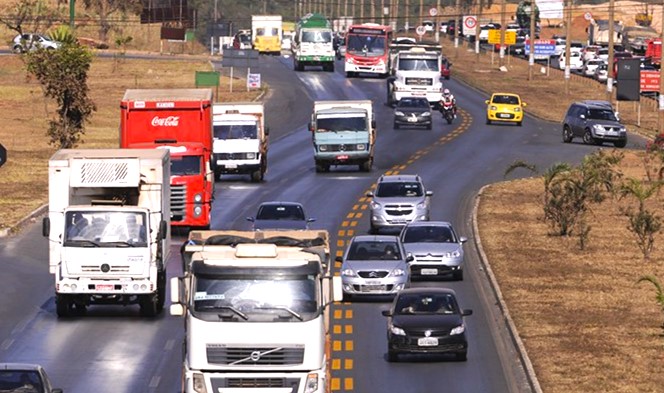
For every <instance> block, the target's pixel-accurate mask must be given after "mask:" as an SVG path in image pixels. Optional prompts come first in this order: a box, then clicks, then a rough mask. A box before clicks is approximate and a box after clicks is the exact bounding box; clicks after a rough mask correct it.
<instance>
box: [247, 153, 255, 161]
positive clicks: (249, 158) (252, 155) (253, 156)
mask: <svg viewBox="0 0 664 393" xmlns="http://www.w3.org/2000/svg"><path fill="white" fill-rule="evenodd" d="M255 159H256V153H247V160H255Z"/></svg>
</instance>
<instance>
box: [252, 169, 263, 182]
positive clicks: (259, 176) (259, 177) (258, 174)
mask: <svg viewBox="0 0 664 393" xmlns="http://www.w3.org/2000/svg"><path fill="white" fill-rule="evenodd" d="M262 173H263V172H262V171H261V170H260V169H256V170H255V171H253V172H251V181H252V182H253V183H258V182H259V181H261V180H263V174H262Z"/></svg>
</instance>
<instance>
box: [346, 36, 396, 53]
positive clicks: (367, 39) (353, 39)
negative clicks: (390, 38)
mask: <svg viewBox="0 0 664 393" xmlns="http://www.w3.org/2000/svg"><path fill="white" fill-rule="evenodd" d="M385 45H386V41H385V37H384V36H378V35H355V34H348V41H347V43H346V52H348V53H352V54H356V55H364V56H382V55H384V54H385V52H386V46H385Z"/></svg>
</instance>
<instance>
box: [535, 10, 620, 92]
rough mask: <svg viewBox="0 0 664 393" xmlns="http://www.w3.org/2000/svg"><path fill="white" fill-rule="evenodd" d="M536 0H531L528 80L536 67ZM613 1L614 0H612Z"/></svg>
mask: <svg viewBox="0 0 664 393" xmlns="http://www.w3.org/2000/svg"><path fill="white" fill-rule="evenodd" d="M534 1H535V0H531V1H530V36H529V37H528V39H530V50H529V51H528V80H529V81H531V80H533V68H534V67H535V23H536V22H535V4H533V3H534ZM611 1H613V0H611Z"/></svg>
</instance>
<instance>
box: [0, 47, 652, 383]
mask: <svg viewBox="0 0 664 393" xmlns="http://www.w3.org/2000/svg"><path fill="white" fill-rule="evenodd" d="M260 62H261V64H260V68H259V69H254V70H252V72H257V71H258V72H260V73H261V75H262V80H263V81H264V82H266V83H268V84H269V85H270V87H271V90H270V93H269V94H268V96H267V97H266V119H267V124H268V125H269V127H270V129H271V136H270V138H271V140H270V150H269V155H268V157H269V158H268V172H267V174H266V178H265V181H264V182H262V183H260V184H256V183H250V182H249V181H248V179H247V178H244V177H241V176H237V177H234V176H228V177H222V179H221V181H219V182H218V183H217V187H216V195H215V203H214V210H213V223H212V228H213V229H228V228H233V229H249V227H250V226H249V223H248V222H247V221H246V220H245V217H247V216H251V215H253V214H254V213H255V210H256V207H257V206H258V204H259V203H261V202H263V201H268V200H284V201H299V202H302V203H303V204H304V205H305V208H306V210H307V213H308V215H310V216H313V217H316V219H317V221H316V222H315V223H314V224H313V226H314V227H315V228H322V229H327V230H328V231H329V232H330V234H331V236H332V245H333V252H332V254H333V256H334V255H336V252H337V251H340V250H341V249H342V247H340V246H342V245H343V244H344V242H346V241H348V240H349V239H350V238H351V237H352V235H355V234H364V233H367V231H368V227H369V221H368V220H369V217H368V213H367V210H364V209H366V207H367V203H368V202H367V201H366V200H365V199H364V198H363V195H364V194H365V192H366V191H368V190H369V189H371V186H372V184H374V183H375V181H376V179H377V178H378V176H380V175H381V174H383V173H386V172H390V173H404V174H411V173H416V174H419V175H420V176H421V177H422V178H423V180H424V182H425V185H426V186H427V187H428V188H429V189H430V190H433V192H434V195H433V197H432V214H431V219H432V220H449V221H451V222H452V223H453V224H454V225H455V227H456V228H457V232H458V233H459V234H460V235H462V236H468V237H469V238H470V240H469V242H468V243H466V252H467V254H466V257H467V260H466V273H465V277H464V280H463V281H460V282H456V281H438V282H433V283H420V282H418V283H416V284H414V285H418V286H422V285H432V286H445V287H451V288H453V289H455V290H456V291H457V293H458V295H459V298H460V301H461V303H462V307H463V308H470V309H473V311H474V314H473V315H472V316H470V317H467V319H466V323H467V335H468V340H469V345H470V347H469V352H468V361H467V362H456V361H454V360H450V359H447V358H444V357H441V358H423V357H410V358H408V359H404V360H405V361H403V362H398V363H389V362H387V360H386V346H387V341H386V320H385V318H384V317H383V316H382V315H381V313H380V312H381V310H382V309H386V308H387V306H388V303H387V302H382V301H367V302H352V303H342V304H335V305H334V306H333V313H332V314H333V316H334V318H333V320H332V325H333V331H334V333H333V343H334V345H333V347H334V351H333V353H332V359H333V362H332V364H333V370H332V386H333V390H334V391H351V390H352V391H354V392H361V393H364V392H411V393H418V392H421V393H425V392H426V393H430V392H432V391H445V392H450V393H452V392H460V393H461V392H463V393H474V392H477V393H486V392H522V391H528V387H527V384H526V383H525V379H524V376H523V372H522V370H521V367H520V365H519V363H518V362H517V356H516V355H515V353H514V349H513V348H512V347H511V345H510V341H509V339H507V334H506V332H505V329H504V326H503V322H502V319H501V317H500V314H499V313H498V310H497V309H496V306H495V300H494V299H493V298H492V294H491V291H490V290H489V287H488V285H487V280H486V277H485V275H484V273H483V272H482V271H481V268H480V263H479V257H478V252H477V250H476V248H475V245H474V241H473V233H472V228H471V213H472V207H473V204H474V200H475V196H476V194H477V192H478V190H479V189H480V188H481V187H482V186H483V185H485V184H489V183H493V182H497V181H502V180H504V177H503V173H504V171H505V169H506V168H507V167H508V166H509V165H510V164H511V163H512V162H513V161H514V160H517V159H519V160H523V161H526V162H529V163H533V164H535V165H537V167H538V168H540V170H544V169H546V168H547V167H548V166H550V165H551V164H553V163H554V162H560V161H566V162H572V163H578V162H579V161H580V159H581V158H582V157H583V156H584V155H586V154H588V153H590V152H592V151H594V150H596V149H597V147H594V146H585V145H582V144H579V143H572V144H563V143H562V141H561V135H560V134H561V133H560V129H559V128H560V126H559V124H555V123H549V122H545V121H539V120H536V119H534V118H531V117H527V118H526V119H525V121H524V123H523V126H522V127H517V126H514V125H498V124H496V125H490V126H487V125H485V122H484V119H485V109H486V108H485V104H484V100H485V99H486V98H487V97H485V96H484V95H483V94H481V93H479V92H478V91H476V90H473V89H471V88H469V87H467V86H465V85H463V84H461V83H459V82H457V81H456V80H455V79H454V74H453V75H452V79H451V80H450V81H446V87H448V88H450V89H451V90H452V92H453V93H454V94H455V95H456V97H457V102H458V103H459V107H460V109H461V112H460V116H459V118H458V119H456V121H455V122H454V123H453V124H451V125H448V124H447V123H445V122H444V121H443V119H442V118H441V116H440V114H439V113H438V112H434V118H435V120H434V125H433V130H430V131H428V130H425V129H399V130H394V129H393V128H392V120H393V119H392V116H393V109H392V108H390V107H387V106H386V105H385V104H384V102H385V95H386V94H385V80H383V79H378V78H354V79H346V78H345V76H344V74H343V63H342V62H341V61H338V62H337V64H336V65H337V71H336V72H334V73H328V72H323V71H321V70H318V69H314V68H311V69H308V70H307V71H305V72H298V73H296V72H294V71H293V70H292V62H291V59H289V58H285V57H262V58H261V61H260ZM224 72H227V70H225V71H224ZM236 72H237V71H236ZM221 94H224V92H221ZM319 99H371V100H373V104H374V110H375V111H376V120H377V125H378V127H377V143H376V155H375V157H376V160H375V163H374V168H373V171H372V172H370V173H363V172H358V171H357V170H356V167H354V168H345V167H333V168H332V171H330V172H329V173H316V172H315V170H314V161H313V148H312V143H311V135H310V132H309V131H308V130H307V122H308V121H309V116H310V113H311V109H312V106H313V101H314V100H319ZM118 116H119V113H118ZM638 143H640V144H641V145H643V142H642V141H641V142H639V141H637V138H636V137H632V140H631V141H630V142H629V145H628V147H632V146H634V145H636V144H638ZM526 175H530V173H525V172H524V173H519V172H518V171H517V173H515V174H513V175H512V176H526ZM182 240H183V239H182V238H176V239H174V240H173V250H172V252H171V258H170V260H169V264H168V275H169V277H172V276H176V275H179V274H180V273H181V266H180V260H179V255H178V250H177V248H178V247H179V245H180V244H181V242H182ZM47 252H48V245H47V241H46V239H45V238H43V237H42V236H41V227H40V224H39V222H35V223H34V224H32V225H30V226H28V227H27V228H26V229H25V230H24V231H23V232H22V233H21V234H20V235H17V236H14V237H11V238H6V239H2V240H1V241H0V264H1V265H2V267H3V272H2V274H0V288H2V289H1V291H2V292H1V293H2V295H3V296H2V297H0V315H1V317H0V362H31V363H39V364H41V365H43V366H44V367H45V368H46V370H47V372H48V373H49V374H50V376H51V378H52V379H53V381H54V383H55V385H56V386H57V387H61V388H63V389H64V390H65V392H67V393H89V392H95V393H112V392H113V393H115V392H130V393H133V392H136V393H148V392H169V393H170V392H179V391H180V378H181V365H182V342H183V337H184V329H183V321H182V319H180V318H178V317H172V316H170V315H168V313H167V312H165V313H163V314H162V315H160V316H159V317H157V318H155V319H145V318H142V317H140V316H139V312H138V306H129V307H121V306H120V307H114V306H92V307H89V308H88V312H87V315H85V316H83V317H76V318H72V319H66V320H58V319H57V317H56V314H55V304H54V286H53V277H52V276H51V275H50V274H49V273H48V258H47ZM167 293H168V292H167ZM165 310H168V303H167V307H166V309H165Z"/></svg>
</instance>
